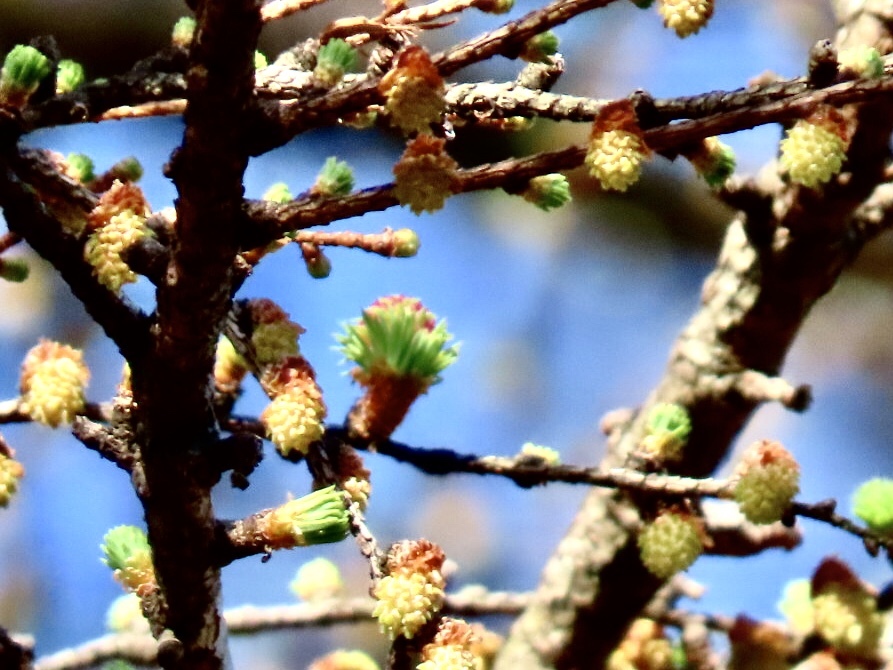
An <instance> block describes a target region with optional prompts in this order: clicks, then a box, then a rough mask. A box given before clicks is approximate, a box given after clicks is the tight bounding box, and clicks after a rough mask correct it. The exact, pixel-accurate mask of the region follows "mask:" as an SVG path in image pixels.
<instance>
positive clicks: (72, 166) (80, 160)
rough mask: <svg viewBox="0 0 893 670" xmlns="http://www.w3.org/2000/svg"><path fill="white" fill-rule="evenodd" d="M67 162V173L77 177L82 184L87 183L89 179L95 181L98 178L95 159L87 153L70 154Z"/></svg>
mask: <svg viewBox="0 0 893 670" xmlns="http://www.w3.org/2000/svg"><path fill="white" fill-rule="evenodd" d="M65 162H66V163H67V166H66V169H65V174H66V175H68V176H69V177H71V178H72V179H77V180H78V181H79V182H81V183H82V184H86V183H87V182H88V181H93V180H94V179H95V178H96V174H95V173H94V165H93V159H92V158H90V157H89V156H88V155H87V154H68V156H67V157H66V158H65Z"/></svg>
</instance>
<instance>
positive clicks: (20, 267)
mask: <svg viewBox="0 0 893 670" xmlns="http://www.w3.org/2000/svg"><path fill="white" fill-rule="evenodd" d="M30 272H31V270H30V268H29V267H28V261H26V260H25V259H24V258H0V279H5V280H6V281H11V282H15V283H18V284H20V283H22V282H23V281H25V280H26V279H27V278H28V275H29V274H30Z"/></svg>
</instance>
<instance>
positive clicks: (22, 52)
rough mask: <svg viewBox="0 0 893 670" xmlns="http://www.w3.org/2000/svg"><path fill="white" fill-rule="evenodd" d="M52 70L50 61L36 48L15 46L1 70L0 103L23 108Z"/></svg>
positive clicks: (7, 55)
mask: <svg viewBox="0 0 893 670" xmlns="http://www.w3.org/2000/svg"><path fill="white" fill-rule="evenodd" d="M51 69H52V64H51V63H50V59H49V58H47V57H46V56H44V55H43V54H42V53H40V52H39V51H38V50H37V49H35V48H34V47H31V46H25V45H23V44H18V45H16V46H14V47H13V48H12V51H10V52H9V53H8V54H6V59H5V60H4V61H3V69H2V70H0V102H2V103H3V104H5V105H7V106H9V107H22V106H23V105H24V104H25V103H26V102H28V98H30V97H31V94H32V93H34V91H36V90H37V87H38V86H40V82H41V80H42V79H43V78H44V77H46V76H47V75H48V74H49V73H50V70H51Z"/></svg>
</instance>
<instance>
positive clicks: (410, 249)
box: [394, 228, 421, 258]
mask: <svg viewBox="0 0 893 670" xmlns="http://www.w3.org/2000/svg"><path fill="white" fill-rule="evenodd" d="M419 246H421V242H419V236H418V234H417V233H416V232H415V231H414V230H413V229H412V228H401V229H400V230H395V231H394V256H395V257H397V258H412V257H413V256H415V255H416V254H417V253H418V252H419Z"/></svg>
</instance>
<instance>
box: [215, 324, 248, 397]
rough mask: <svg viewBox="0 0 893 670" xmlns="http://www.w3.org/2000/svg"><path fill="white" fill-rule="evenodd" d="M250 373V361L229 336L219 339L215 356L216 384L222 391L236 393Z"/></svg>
mask: <svg viewBox="0 0 893 670" xmlns="http://www.w3.org/2000/svg"><path fill="white" fill-rule="evenodd" d="M247 373H248V363H247V362H246V361H245V359H244V358H242V356H241V354H239V352H238V351H236V348H235V347H234V346H233V343H232V342H231V341H230V340H229V338H227V337H223V336H221V338H220V339H219V340H218V341H217V350H216V352H215V357H214V384H215V385H216V386H217V390H219V391H220V392H221V393H235V392H236V391H237V390H238V388H239V384H241V383H242V380H243V379H244V378H245V375H246V374H247Z"/></svg>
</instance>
